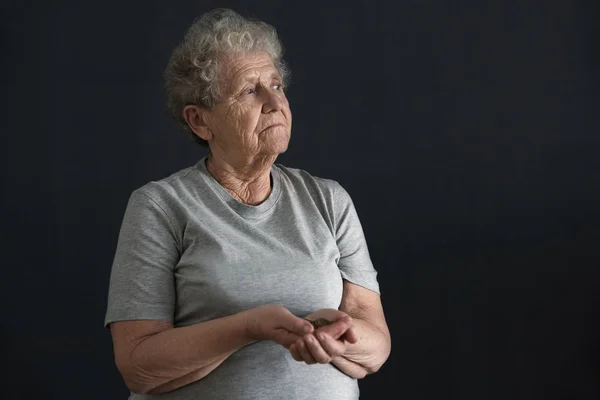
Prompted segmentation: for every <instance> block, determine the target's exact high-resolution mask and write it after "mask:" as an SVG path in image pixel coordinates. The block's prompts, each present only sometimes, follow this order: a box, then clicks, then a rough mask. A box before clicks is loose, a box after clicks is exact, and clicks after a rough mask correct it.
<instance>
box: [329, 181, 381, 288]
mask: <svg viewBox="0 0 600 400" xmlns="http://www.w3.org/2000/svg"><path fill="white" fill-rule="evenodd" d="M335 189H336V190H335V204H334V214H335V220H334V223H335V229H336V234H335V238H336V242H337V246H338V250H339V252H340V260H339V262H338V267H339V269H340V272H341V275H342V278H344V279H346V280H348V281H350V282H352V283H354V284H356V285H359V286H362V287H365V288H367V289H370V290H372V291H374V292H376V293H378V294H379V293H380V291H379V283H378V282H377V271H376V270H375V267H374V266H373V262H372V261H371V257H370V255H369V250H368V247H367V242H366V239H365V235H364V232H363V228H362V225H361V223H360V220H359V218H358V214H357V212H356V209H355V207H354V203H353V201H352V198H351V197H350V195H349V194H348V192H347V191H346V190H345V189H344V188H343V187H342V186H341V185H340V184H339V183H337V184H336V185H335Z"/></svg>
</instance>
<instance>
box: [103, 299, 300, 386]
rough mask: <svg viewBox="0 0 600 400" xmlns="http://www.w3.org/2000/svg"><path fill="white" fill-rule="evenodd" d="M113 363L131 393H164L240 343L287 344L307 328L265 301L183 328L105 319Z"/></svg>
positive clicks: (204, 371) (209, 367)
mask: <svg viewBox="0 0 600 400" xmlns="http://www.w3.org/2000/svg"><path fill="white" fill-rule="evenodd" d="M110 329H111V333H112V336H113V344H114V353H115V362H116V364H117V367H118V369H119V371H120V372H121V375H122V376H123V379H124V380H125V383H126V384H127V386H128V387H129V389H130V390H131V391H133V392H135V393H163V392H168V391H171V390H174V389H177V388H179V387H181V386H184V385H187V384H189V383H191V382H194V381H197V380H199V379H202V378H203V377H205V376H206V375H208V374H209V373H210V372H211V371H213V370H214V369H215V368H217V367H218V366H219V365H220V364H221V363H222V362H223V361H224V360H225V359H227V357H229V356H230V355H231V354H233V353H234V352H235V351H237V350H238V349H240V348H241V347H243V346H245V345H247V344H249V343H251V342H254V341H257V340H273V341H275V342H277V343H280V344H281V345H283V346H286V347H289V346H290V345H291V344H292V343H294V341H296V340H297V339H298V338H299V337H301V335H303V334H304V333H306V332H311V331H312V326H311V325H310V323H308V322H307V321H305V320H303V319H301V318H298V317H296V316H294V315H293V314H291V313H290V312H289V311H288V310H286V309H285V308H283V307H280V306H276V305H266V306H261V307H257V308H254V309H251V310H248V311H244V312H241V313H239V314H235V315H231V316H228V317H223V318H218V319H214V320H211V321H207V322H202V323H198V324H195V325H190V326H186V327H179V328H174V327H173V326H172V324H171V322H167V321H151V320H139V321H119V322H113V323H112V324H110Z"/></svg>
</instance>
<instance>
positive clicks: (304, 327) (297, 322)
mask: <svg viewBox="0 0 600 400" xmlns="http://www.w3.org/2000/svg"><path fill="white" fill-rule="evenodd" d="M282 326H283V328H285V329H287V330H288V331H290V332H292V333H295V334H296V335H299V336H303V335H306V334H307V333H312V332H313V331H314V327H313V325H312V324H311V323H310V322H309V321H307V320H305V319H304V318H298V317H296V316H295V315H294V314H292V313H291V312H290V313H289V314H288V315H287V317H286V318H284V319H283V322H282Z"/></svg>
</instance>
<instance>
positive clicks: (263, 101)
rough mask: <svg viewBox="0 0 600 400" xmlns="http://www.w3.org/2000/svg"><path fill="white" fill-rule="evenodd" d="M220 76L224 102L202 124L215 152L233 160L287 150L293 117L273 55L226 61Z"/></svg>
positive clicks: (255, 55)
mask: <svg viewBox="0 0 600 400" xmlns="http://www.w3.org/2000/svg"><path fill="white" fill-rule="evenodd" d="M220 74H221V76H220V79H219V84H220V88H221V98H220V99H219V100H218V101H217V102H216V104H215V106H214V107H213V109H212V110H210V111H208V112H206V113H205V119H204V122H205V124H206V128H207V129H208V130H209V131H210V132H209V145H210V148H211V151H212V152H216V151H219V152H221V153H224V154H225V155H227V156H228V157H229V158H232V161H233V160H241V159H245V158H254V157H255V156H267V157H268V156H277V155H278V154H280V153H283V152H284V151H286V150H287V146H288V143H289V140H290V135H291V128H292V113H291V111H290V107H289V103H288V101H287V98H286V97H285V93H284V92H283V86H282V81H281V76H280V74H279V71H278V70H277V68H275V66H274V65H273V62H272V61H271V58H270V57H269V55H267V54H266V53H256V54H250V55H244V56H240V57H237V58H231V59H228V60H224V62H223V64H222V65H221V69H220Z"/></svg>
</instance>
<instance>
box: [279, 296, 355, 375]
mask: <svg viewBox="0 0 600 400" xmlns="http://www.w3.org/2000/svg"><path fill="white" fill-rule="evenodd" d="M305 318H306V319H309V320H315V319H317V318H324V319H326V320H328V321H330V322H331V324H330V325H327V326H323V327H321V328H318V329H317V330H315V331H314V332H313V333H309V334H306V335H304V336H303V337H302V338H300V339H298V341H296V343H294V344H292V345H291V346H290V348H289V351H290V353H291V355H292V357H293V358H294V360H296V361H304V362H305V363H306V364H317V363H318V364H328V363H330V362H331V361H332V360H333V359H334V358H336V357H340V356H341V355H343V354H344V353H345V351H346V347H347V346H348V344H354V343H356V342H357V341H358V337H357V335H356V332H355V330H354V328H353V326H352V325H353V324H352V318H351V317H350V316H349V315H348V314H346V313H344V312H342V311H339V310H336V309H332V308H323V309H321V310H318V311H315V312H314V313H312V314H310V315H307V316H306V317H305Z"/></svg>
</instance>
